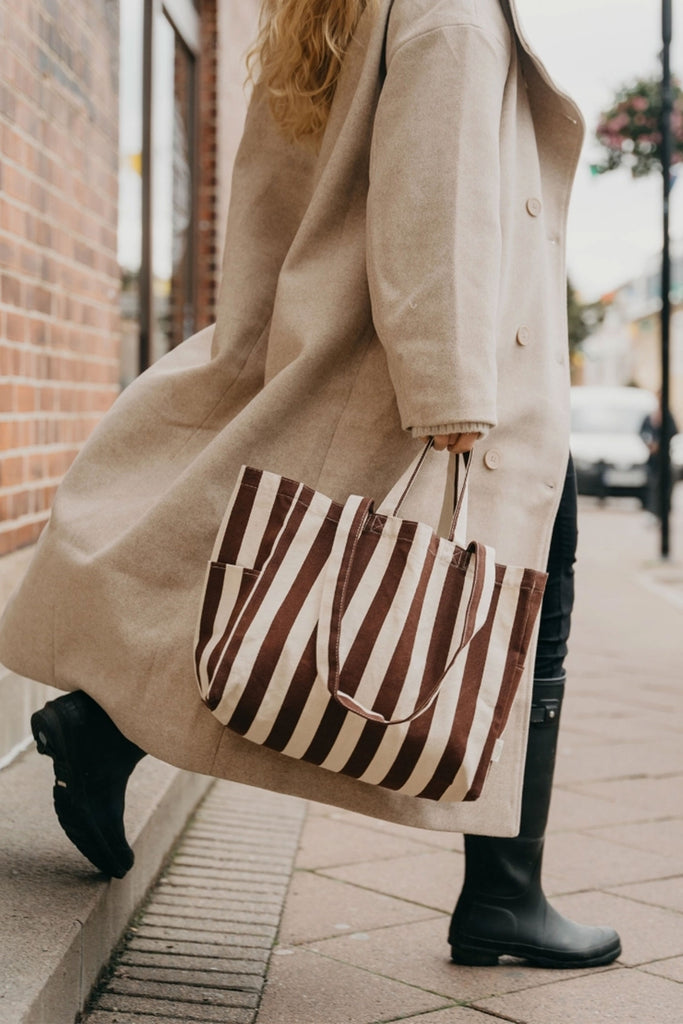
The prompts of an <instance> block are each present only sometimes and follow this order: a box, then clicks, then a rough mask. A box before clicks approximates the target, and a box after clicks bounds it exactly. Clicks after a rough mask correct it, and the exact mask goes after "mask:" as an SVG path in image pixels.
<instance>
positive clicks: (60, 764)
mask: <svg viewBox="0 0 683 1024" xmlns="http://www.w3.org/2000/svg"><path fill="white" fill-rule="evenodd" d="M31 732H32V733H33V738H34V739H35V741H36V746H37V748H38V753H39V754H44V755H46V756H47V757H49V758H51V759H52V762H53V767H54V773H55V782H54V787H53V790H52V797H53V802H54V808H55V813H56V814H57V818H58V820H59V824H60V825H61V826H62V829H63V830H64V832H65V833H66V835H67V836H68V838H69V839H70V840H71V842H72V843H73V844H74V846H75V847H76V848H77V849H78V850H79V851H80V852H81V853H82V854H83V856H84V857H86V858H87V859H88V860H89V861H90V863H91V864H93V865H94V866H95V867H96V868H98V870H99V871H101V872H102V874H104V875H107V877H109V878H123V876H124V875H125V874H126V873H127V872H128V871H129V870H130V869H131V867H132V866H133V861H134V854H133V851H132V850H131V849H130V848H129V849H128V851H127V852H126V851H123V853H118V854H117V853H116V852H115V851H114V850H112V848H111V844H110V843H108V842H107V839H106V838H105V836H104V835H103V834H102V832H101V830H100V828H99V826H98V824H97V822H96V821H95V819H94V817H93V815H92V812H91V811H90V808H89V798H88V795H87V792H86V790H85V787H84V785H83V783H82V781H81V779H80V774H81V773H80V772H79V770H78V766H77V765H75V764H74V763H73V761H72V760H71V759H70V757H69V753H68V749H69V748H68V743H67V739H66V737H65V735H64V731H63V729H62V723H61V722H60V719H59V715H58V714H57V713H56V712H54V711H53V710H52V708H50V707H49V706H47V707H44V708H42V710H40V711H36V712H35V713H34V714H33V715H32V716H31Z"/></svg>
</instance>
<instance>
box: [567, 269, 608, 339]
mask: <svg viewBox="0 0 683 1024" xmlns="http://www.w3.org/2000/svg"><path fill="white" fill-rule="evenodd" d="M604 316H605V307H604V305H603V303H602V302H601V301H600V300H598V301H597V302H581V301H580V300H579V297H578V296H577V294H576V292H575V291H574V288H573V287H572V285H571V282H570V281H567V323H568V326H569V351H570V352H572V353H573V352H576V351H577V350H578V349H579V348H580V346H581V342H582V341H583V340H584V338H587V337H588V335H589V334H591V333H592V332H593V331H594V330H595V328H596V327H597V326H598V324H600V323H602V321H603V319H604Z"/></svg>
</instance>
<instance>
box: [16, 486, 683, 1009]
mask: <svg viewBox="0 0 683 1024" xmlns="http://www.w3.org/2000/svg"><path fill="white" fill-rule="evenodd" d="M678 491H679V494H677V498H678V509H677V512H676V517H675V520H674V529H673V534H672V541H673V545H672V546H673V549H674V551H675V552H677V553H678V555H679V557H683V503H682V500H683V486H679V488H678ZM657 539H658V538H657V532H656V530H654V529H653V528H652V527H651V526H650V525H649V524H648V523H647V521H646V519H645V517H644V515H643V514H642V513H640V512H639V511H638V510H637V509H636V508H635V506H633V505H631V504H630V503H629V502H622V503H619V502H612V503H608V504H607V505H605V506H603V507H601V506H598V505H597V504H594V503H593V502H591V501H586V502H585V503H582V506H581V550H580V562H579V567H578V574H577V575H578V601H577V609H576V615H575V627H574V635H573V643H572V653H571V658H570V665H569V671H570V683H569V687H568V696H567V700H566V702H565V708H564V712H563V716H564V720H563V727H562V730H561V741H560V753H559V759H558V768H557V773H556V788H555V795H554V801H553V807H552V812H551V824H550V831H549V838H548V844H547V853H546V862H545V885H546V890H547V892H548V893H549V894H550V895H552V896H553V902H554V903H555V905H556V906H557V907H558V909H560V910H561V911H563V912H564V913H566V914H568V915H570V916H573V917H575V919H577V920H581V921H583V922H586V923H605V924H611V925H613V926H615V927H616V928H618V930H619V931H620V933H621V936H622V941H623V946H624V950H623V955H622V957H621V958H620V960H619V961H618V962H617V963H616V964H615V965H612V966H611V967H608V968H604V969H599V970H591V971H544V970H539V969H531V968H529V967H526V966H524V965H523V964H516V963H513V962H510V963H506V964H501V965H500V966H498V967H496V968H463V967H456V966H454V965H453V964H451V963H450V962H449V960H448V946H447V941H446V935H447V926H448V915H449V913H450V911H451V909H452V906H453V903H454V901H455V898H456V896H457V892H458V889H459V884H460V879H461V876H462V868H463V859H462V852H461V851H462V839H461V837H459V836H453V835H445V834H438V833H426V832H422V831H420V830H415V829H407V828H402V827H398V826H392V825H389V824H386V823H382V822H377V821H374V820H372V819H369V818H364V817H362V816H359V815H353V814H349V813H346V812H340V811H337V810H334V809H332V808H327V807H323V806H320V805H314V804H311V805H306V804H305V803H303V802H301V801H296V800H293V799H292V798H287V797H279V796H276V795H273V794H269V793H263V792H261V791H259V790H252V789H249V788H247V787H236V786H233V785H231V784H228V783H218V784H217V785H216V786H214V787H213V789H212V790H211V793H210V796H209V797H208V798H207V799H206V801H205V803H204V804H203V806H202V808H201V809H200V811H199V813H198V815H197V817H196V818H195V819H194V820H193V821H192V822H191V823H190V826H189V828H188V830H187V831H186V833H185V836H184V838H183V840H182V842H181V844H180V846H179V847H178V848H177V849H176V854H175V857H174V858H173V859H172V860H171V862H170V863H169V865H168V866H167V869H166V873H165V874H164V876H163V878H162V879H161V881H160V882H159V883H158V884H156V885H153V886H152V890H151V897H150V900H149V902H148V903H147V906H146V907H145V909H144V910H143V911H142V913H141V914H139V916H138V917H137V918H136V920H135V921H134V922H132V925H131V926H130V927H129V928H128V931H127V941H126V944H125V947H124V948H123V950H122V951H121V950H119V953H118V955H117V959H115V960H114V961H113V962H112V968H111V972H110V977H109V978H108V980H107V981H106V983H104V984H103V985H102V986H101V988H100V992H99V996H98V998H97V999H96V1000H95V1001H94V1002H93V1004H92V1005H91V1008H90V1011H89V1013H88V1014H86V1015H85V1016H84V1018H83V1020H84V1021H85V1022H87V1024H192V1022H194V1024H201V1022H208V1021H213V1022H221V1024H384V1022H392V1021H406V1020H409V1021H412V1022H419V1024H461V1022H462V1024H477V1022H480V1024H485V1022H487V1021H488V1022H492V1021H494V1020H505V1021H515V1022H519V1024H593V1022H596V1024H598V1022H603V1021H604V1022H608V1021H609V1022H616V1024H630V1022H634V1024H683V785H682V784H683V686H682V685H681V683H682V674H681V669H680V663H681V655H682V654H683V569H682V568H681V567H680V566H678V567H677V566H676V565H675V564H674V565H672V566H667V567H666V568H661V567H660V566H659V565H658V563H657V558H656V554H657ZM37 760H39V761H40V762H41V764H40V766H39V767H40V768H41V770H42V769H44V771H43V774H44V775H46V778H44V779H42V782H43V784H44V785H43V788H42V789H40V791H39V792H38V789H37V788H36V795H35V797H32V796H31V793H32V792H33V790H32V788H31V786H32V784H29V782H27V783H26V785H27V788H26V790H25V792H24V793H23V795H22V793H21V792H15V793H14V796H13V798H12V799H13V801H14V804H13V806H14V810H13V831H12V833H11V836H10V841H9V849H8V850H6V851H5V856H4V858H3V860H2V863H3V864H4V872H3V873H4V875H5V878H4V885H3V892H1V893H0V909H3V907H4V909H5V910H6V911H7V910H9V914H10V916H9V919H8V917H7V914H5V920H4V924H1V925H0V960H1V961H2V965H3V966H2V970H0V974H1V975H2V977H1V978H0V1024H20V1022H21V1024H29V1022H30V1024H63V1022H64V1024H66V1022H67V1021H70V1020H73V1018H74V1016H75V1012H76V1010H77V1009H78V1008H79V1007H80V1006H81V1005H82V1002H83V999H84V998H85V995H86V994H87V990H88V988H89V986H90V984H91V983H92V981H93V980H94V977H95V976H96V974H97V969H96V968H97V965H98V964H99V966H102V965H103V964H105V963H106V961H107V959H108V958H109V956H110V954H111V952H112V950H113V949H114V947H115V946H116V945H117V943H118V940H119V938H120V937H121V933H122V931H124V928H125V918H126V915H130V914H131V913H132V912H133V910H134V909H135V906H136V904H137V903H139V901H140V900H141V899H142V897H143V895H144V891H145V889H146V888H147V886H149V885H150V884H151V883H153V881H154V877H155V872H156V871H157V870H158V869H159V868H160V867H161V864H162V861H163V857H164V854H165V852H166V850H167V849H168V848H169V845H170V844H169V837H172V836H173V835H174V834H176V833H177V831H178V824H177V822H178V820H179V817H180V811H181V810H182V808H184V812H183V813H184V814H185V815H187V814H188V813H189V810H190V808H191V806H192V805H193V801H195V802H196V799H198V797H199V796H200V795H201V792H202V790H201V786H200V782H202V783H204V780H199V779H197V780H196V782H197V787H196V788H192V790H191V792H188V794H187V796H186V797H185V799H184V802H183V801H180V802H178V801H177V800H175V799H174V798H172V797H171V794H172V793H174V792H177V787H178V785H182V786H183V787H185V788H187V786H188V784H189V783H190V782H191V781H192V777H188V779H187V781H182V780H180V782H179V781H178V780H177V779H175V778H173V780H171V776H169V778H168V780H167V779H166V778H165V777H164V779H163V780H161V776H160V777H159V780H158V781H163V782H164V786H166V787H169V786H171V788H167V790H166V796H165V797H164V798H162V799H161V800H159V798H158V796H157V797H153V796H152V795H151V793H152V791H154V789H155V786H154V779H153V778H152V776H153V775H154V773H156V772H161V770H162V769H163V768H164V766H160V765H158V763H154V762H150V765H149V767H148V769H147V772H148V774H147V778H146V779H145V777H144V776H143V775H142V774H141V775H140V777H139V781H136V776H134V787H133V792H132V804H131V817H130V829H129V830H130V832H131V836H132V838H133V841H134V846H135V849H136V853H137V854H138V861H139V862H138V864H136V867H135V868H134V870H133V872H131V874H130V875H129V876H127V878H126V879H124V880H123V881H122V882H117V881H114V882H111V883H108V882H105V881H104V880H103V879H101V877H99V876H96V875H93V873H92V872H90V871H89V869H88V866H87V864H86V863H85V862H84V861H83V860H82V858H79V855H78V854H77V852H76V851H74V850H73V849H72V848H71V847H70V845H69V844H68V842H67V841H66V839H64V837H62V836H61V833H60V832H59V827H58V825H57V824H56V821H53V820H52V819H51V818H50V817H49V814H47V813H46V808H45V807H43V805H44V804H45V805H47V804H49V787H48V786H47V782H48V781H49V780H48V779H47V775H49V774H50V773H49V765H48V764H47V759H45V758H41V759H37V758H35V757H33V758H32V757H31V755H29V756H26V757H25V759H24V761H23V762H22V764H23V767H22V766H17V774H16V775H15V776H14V777H15V778H19V777H20V772H19V769H20V770H21V772H23V773H24V774H26V772H27V771H28V769H27V768H26V765H27V764H28V765H29V768H30V771H29V775H30V772H34V773H35V772H36V771H37V769H36V767H35V761H37ZM144 764H145V763H144V762H143V766H144ZM31 765H33V767H31ZM143 766H141V769H140V771H142V768H143ZM169 771H170V770H169ZM136 775H137V773H136ZM3 778H4V779H5V784H6V793H5V796H4V797H3V795H2V791H0V806H1V807H2V808H3V810H5V808H6V805H7V801H8V800H9V799H10V796H9V793H10V790H12V786H11V785H10V776H9V775H8V774H7V771H6V772H3V773H0V782H2V780H3ZM37 781H40V780H37ZM37 781H36V782H35V786H36V787H37ZM204 784H205V783H204ZM164 786H162V787H161V789H162V790H163V789H164ZM146 787H147V788H146ZM174 787H175V788H174ZM0 790H1V787H0ZM43 790H44V791H43ZM147 790H149V792H150V795H149V796H148V797H146V798H145V799H142V797H143V796H144V794H145V793H146V792H147ZM33 800H35V802H36V804H37V805H38V810H37V811H36V812H35V813H34V810H33V808H32V807H31V811H30V813H28V814H27V813H26V812H25V813H24V814H23V815H22V813H21V808H22V806H23V807H24V808H28V807H29V805H30V804H31V803H32V801H33ZM148 805H149V806H148ZM145 807H147V810H145ZM48 810H49V808H48ZM170 818H173V822H171V821H170V820H169V819H170ZM36 821H38V822H40V821H42V822H44V823H45V824H44V827H43V830H42V832H40V833H39V832H38V830H37V826H36V825H35V822H36ZM27 822H33V823H34V824H33V825H32V826H31V828H32V829H33V832H31V833H30V834H29V833H28V832H27V829H28V825H27V824H26V823H27ZM155 837H158V841H157V842H156V843H155ZM50 851H53V853H52V854H51V853H50ZM8 904H9V906H8ZM2 921H3V916H2V915H0V922H2ZM62 933H63V934H62ZM72 933H73V934H72ZM74 936H75V938H74ZM67 938H68V941H67ZM3 940H4V941H3ZM76 940H77V941H76ZM271 948H272V955H271V953H270V950H271ZM3 954H4V955H3ZM19 961H21V962H19ZM8 972H9V973H8ZM22 984H23V985H29V986H30V996H31V1000H28V998H24V1001H23V1003H22V999H21V990H22ZM3 996H4V998H3ZM10 997H11V998H10ZM29 1002H30V1005H29ZM68 1007H75V1010H74V1011H73V1014H72V1016H71V1017H69V1015H68Z"/></svg>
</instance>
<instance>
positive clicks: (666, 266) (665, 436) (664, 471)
mask: <svg viewBox="0 0 683 1024" xmlns="http://www.w3.org/2000/svg"><path fill="white" fill-rule="evenodd" d="M671 23H672V14H671V0H662V41H663V47H662V124H661V132H662V179H663V225H662V226H663V236H664V237H663V247H662V314H661V319H662V353H661V357H662V395H661V414H662V422H661V427H660V435H659V436H660V440H659V460H658V461H659V504H660V511H661V548H660V551H661V556H662V558H663V559H668V557H669V512H670V508H669V504H670V494H671V456H670V451H669V448H670V443H671V437H670V430H669V423H670V413H669V358H670V357H669V348H670V327H671V305H670V295H671V258H670V253H669V193H670V191H671V109H672V96H671V65H670V48H671V29H672V24H671Z"/></svg>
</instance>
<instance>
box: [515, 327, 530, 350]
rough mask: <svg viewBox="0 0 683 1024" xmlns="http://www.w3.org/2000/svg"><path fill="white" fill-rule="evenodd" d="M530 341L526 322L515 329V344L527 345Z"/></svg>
mask: <svg viewBox="0 0 683 1024" xmlns="http://www.w3.org/2000/svg"><path fill="white" fill-rule="evenodd" d="M530 341H531V331H530V330H529V328H528V327H527V325H526V324H522V325H521V326H520V328H519V329H518V331H517V344H518V345H528V344H529V342H530Z"/></svg>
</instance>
